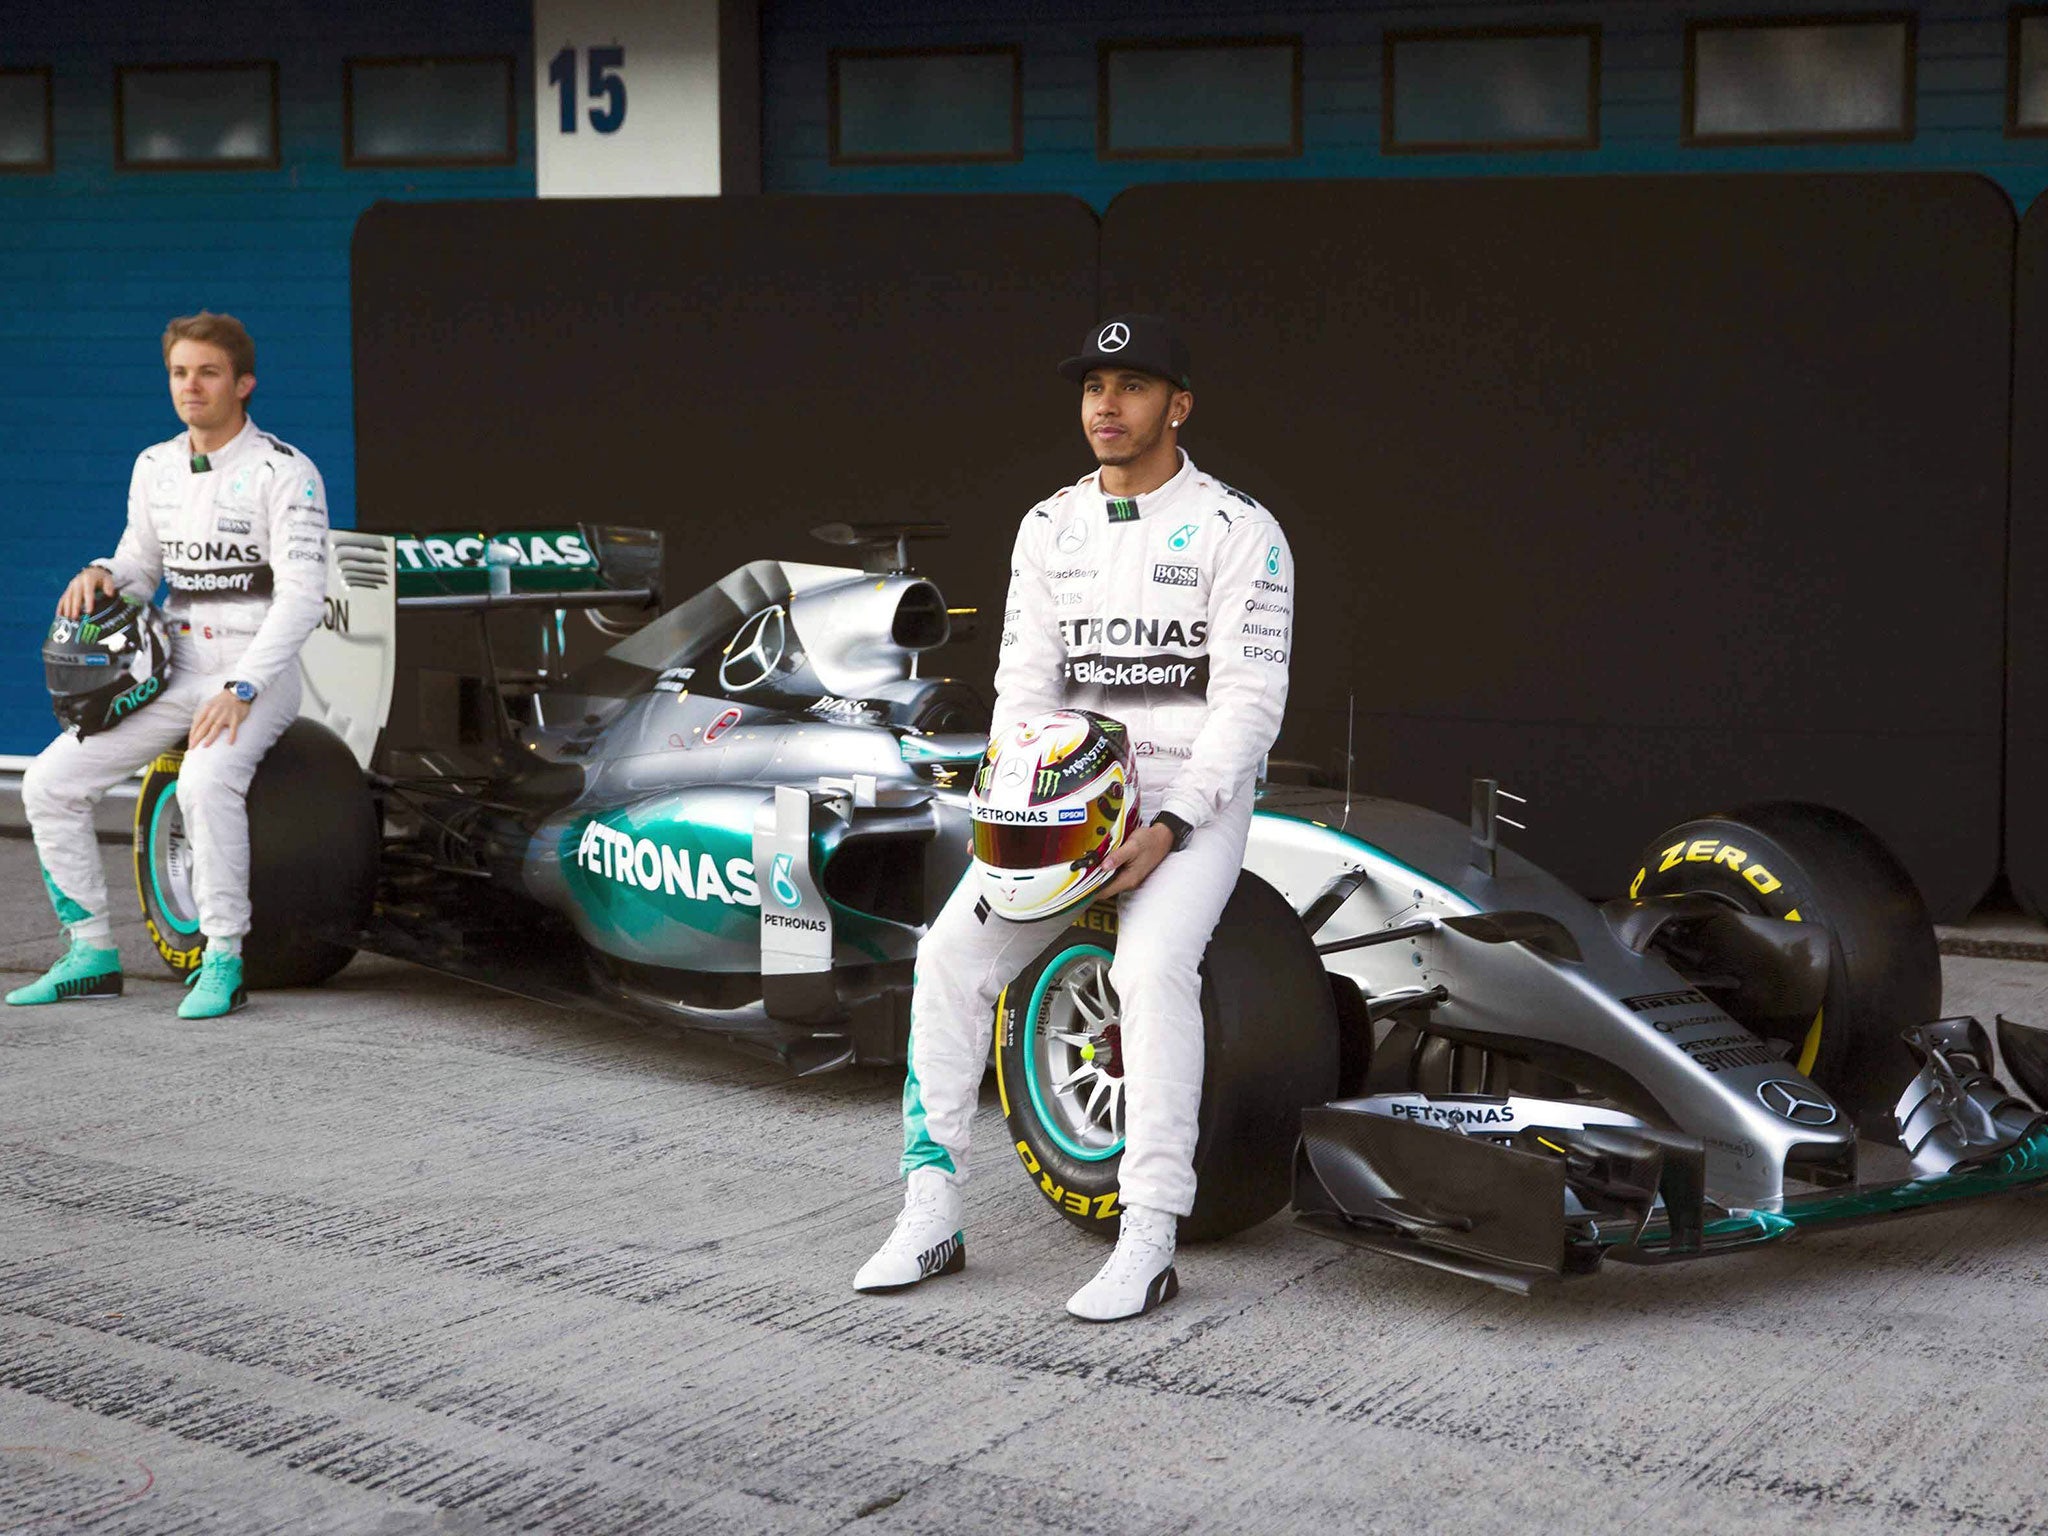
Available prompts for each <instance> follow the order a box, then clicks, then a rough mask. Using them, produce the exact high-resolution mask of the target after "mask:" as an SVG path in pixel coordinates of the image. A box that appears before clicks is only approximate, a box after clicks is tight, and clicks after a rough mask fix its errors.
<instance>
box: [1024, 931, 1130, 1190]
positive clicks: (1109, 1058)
mask: <svg viewBox="0 0 2048 1536" xmlns="http://www.w3.org/2000/svg"><path fill="white" fill-rule="evenodd" d="M1114 959H1115V957H1114V956H1113V955H1111V954H1110V952H1109V951H1108V950H1106V949H1103V948H1101V947H1100V946H1099V945H1094V944H1083V945H1077V946H1076V947H1075V948H1073V949H1070V950H1067V951H1066V952H1065V953H1064V954H1062V955H1060V956H1059V958H1058V959H1056V960H1054V961H1053V963H1052V964H1051V965H1049V966H1047V967H1046V968H1045V972H1044V974H1042V975H1041V976H1040V977H1039V978H1038V985H1037V986H1036V987H1034V988H1032V991H1031V1002H1030V1004H1029V1006H1028V1007H1027V1009H1026V1013H1025V1023H1024V1080H1025V1088H1026V1090H1027V1092H1028V1093H1029V1094H1030V1097H1031V1108H1032V1110H1033V1112H1034V1113H1035V1114H1036V1115H1037V1117H1038V1123H1039V1124H1040V1125H1042V1126H1044V1127H1045V1132H1046V1134H1047V1135H1048V1136H1050V1137H1051V1138H1052V1140H1053V1143H1054V1144H1055V1145H1056V1146H1058V1147H1059V1149H1060V1150H1061V1151H1062V1152H1064V1153H1066V1154H1067V1156H1069V1157H1072V1158H1076V1159H1079V1160H1080V1161H1082V1162H1087V1163H1099V1162H1103V1161H1105V1160H1106V1159H1108V1158H1112V1157H1115V1156H1116V1155H1117V1154H1118V1153H1119V1152H1121V1151H1123V1149H1124V1073H1123V1029H1122V1009H1121V1007H1120V1006H1119V1004H1118V1002H1117V996H1116V992H1115V990H1114V989H1113V988H1112V987H1111V986H1110V984H1109V968H1110V965H1111V963H1112V961H1113V960H1114Z"/></svg>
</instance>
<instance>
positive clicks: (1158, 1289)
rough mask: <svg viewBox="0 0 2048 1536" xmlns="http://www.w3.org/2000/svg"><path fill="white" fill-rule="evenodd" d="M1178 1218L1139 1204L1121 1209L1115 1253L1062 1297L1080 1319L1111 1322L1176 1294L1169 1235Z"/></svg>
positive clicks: (1178, 1286) (1132, 1314)
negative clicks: (1072, 1290) (1070, 1294)
mask: <svg viewBox="0 0 2048 1536" xmlns="http://www.w3.org/2000/svg"><path fill="white" fill-rule="evenodd" d="M1178 1223H1179V1218H1178V1217H1176V1216H1173V1215H1171V1214H1169V1213H1168V1212H1166V1211H1155V1210H1151V1209H1148V1208H1147V1207H1145V1206H1142V1205H1127V1206H1125V1207H1124V1219H1123V1225H1122V1226H1121V1228H1120V1229H1119V1230H1118V1233H1117V1239H1116V1252H1115V1253H1112V1254H1111V1255H1110V1256H1109V1262H1108V1263H1107V1264H1105V1265H1103V1266H1102V1268H1101V1269H1100V1270H1098V1271H1097V1272H1096V1275H1095V1278H1094V1279H1093V1280H1090V1281H1089V1282H1088V1283H1087V1284H1086V1285H1084V1286H1082V1287H1081V1289H1079V1290H1078V1291H1076V1292H1074V1294H1073V1295H1072V1296H1070V1297H1068V1298H1067V1310H1068V1311H1069V1312H1071V1313H1073V1314H1074V1316H1076V1317H1078V1318H1080V1319H1081V1321H1083V1322H1084V1323H1113V1322H1116V1321H1118V1320H1119V1319H1121V1318H1126V1317H1137V1316H1139V1315H1141V1314H1143V1313H1146V1312H1150V1311H1151V1310H1152V1309H1153V1308H1154V1307H1157V1306H1163V1305H1164V1304H1165V1303H1167V1302H1169V1301H1171V1300H1173V1298H1174V1297H1176V1296H1178V1295H1179V1294H1180V1276H1178V1275H1177V1274H1175V1273H1174V1272H1173V1234H1174V1228H1175V1226H1176V1225H1177V1224H1178Z"/></svg>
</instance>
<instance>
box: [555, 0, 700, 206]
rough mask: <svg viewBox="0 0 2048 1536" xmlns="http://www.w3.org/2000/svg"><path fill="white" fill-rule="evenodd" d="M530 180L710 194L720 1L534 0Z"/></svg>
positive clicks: (570, 192) (603, 189)
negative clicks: (532, 167) (532, 165)
mask: <svg viewBox="0 0 2048 1536" xmlns="http://www.w3.org/2000/svg"><path fill="white" fill-rule="evenodd" d="M533 59H534V114H533V118H534V140H535V145H534V148H535V161H536V164H535V173H536V174H535V182H536V188H535V190H536V191H537V192H538V193H539V195H540V196H542V197H664V196H667V197H690V196H707V195H716V193H717V192H718V190H719V178H718V0H534V7H533Z"/></svg>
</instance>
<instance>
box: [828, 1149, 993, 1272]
mask: <svg viewBox="0 0 2048 1536" xmlns="http://www.w3.org/2000/svg"><path fill="white" fill-rule="evenodd" d="M966 1267H967V1235H966V1233H964V1232H963V1231H961V1229H960V1191H959V1189H958V1188H957V1187H956V1186H954V1185H953V1184H952V1183H951V1182H949V1181H948V1180H947V1178H946V1176H945V1175H944V1174H943V1173H941V1172H939V1170H938V1169H936V1168H919V1169H916V1170H914V1171H913V1172H912V1173H911V1175H910V1180H909V1187H908V1188H907V1189H905V1191H904V1193H903V1213H902V1214H901V1215H899V1216H898V1217H897V1218H896V1230H895V1231H893V1232H891V1233H890V1234H889V1240H888V1241H887V1242H886V1243H884V1244H882V1246H881V1247H880V1248H879V1249H878V1250H877V1251H876V1253H875V1256H874V1257H873V1258H872V1259H869V1260H868V1261H867V1263H865V1264H863V1265H861V1267H860V1273H859V1274H857V1275H855V1276H854V1277H853V1288H854V1289H855V1290H856V1291H900V1290H902V1289H904V1287H906V1286H912V1285H915V1284H917V1282H918V1281H920V1280H929V1279H930V1278H931V1277H932V1276H933V1275H957V1274H959V1273H960V1271H961V1270H963V1269H965V1268H966Z"/></svg>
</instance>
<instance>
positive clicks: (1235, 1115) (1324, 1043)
mask: <svg viewBox="0 0 2048 1536" xmlns="http://www.w3.org/2000/svg"><path fill="white" fill-rule="evenodd" d="M1116 944H1117V936H1116V912H1115V909H1114V908H1108V907H1099V906H1098V907H1092V908H1090V909H1088V910H1087V911H1086V912H1084V913H1083V914H1082V915H1081V916H1080V917H1079V918H1078V919H1077V920H1076V921H1075V922H1074V923H1073V925H1072V926H1071V927H1069V928H1067V929H1066V930H1065V932H1064V933H1063V934H1062V935H1061V937H1060V938H1059V940H1058V941H1056V942H1055V943H1054V944H1053V945H1052V946H1051V947H1050V948H1049V949H1047V950H1046V952H1045V953H1044V954H1042V955H1040V956H1039V957H1038V958H1037V959H1036V960H1035V961H1033V962H1032V963H1031V965H1030V966H1029V967H1028V968H1026V969H1025V971H1024V972H1023V973H1022V974H1021V975H1019V976H1018V977H1017V978H1016V980H1014V981H1012V982H1011V983H1010V985H1009V986H1008V988H1006V989H1005V991H1004V993H1003V996H1002V997H1001V999H1000V1000H999V1001H998V1002H997V1004H996V1086H997V1090H998V1093H999V1095H1000V1097H1001V1099H1002V1105H1003V1114H1004V1117H1005V1118H1006V1119H1007V1120H1008V1122H1009V1128H1010V1141H1011V1145H1012V1146H1013V1147H1014V1148H1015V1150H1016V1153H1017V1156H1018V1158H1019V1159H1020V1160H1021V1161H1022V1162H1023V1164H1024V1171H1025V1172H1026V1173H1027V1174H1028V1175H1029V1176H1030V1177H1031V1179H1032V1182H1033V1183H1035V1184H1036V1185H1037V1186H1038V1189H1039V1192H1040V1193H1041V1194H1043V1195H1044V1196H1045V1198H1046V1199H1048V1200H1050V1201H1051V1202H1052V1203H1053V1205H1054V1206H1055V1207H1057V1208H1058V1210H1059V1212H1060V1214H1061V1215H1063V1216H1065V1217H1066V1218H1067V1219H1068V1220H1069V1221H1071V1222H1073V1223H1074V1224H1075V1225H1077V1226H1080V1227H1083V1228H1085V1229H1087V1230H1089V1231H1091V1232H1095V1233H1097V1234H1099V1235H1101V1236H1103V1237H1108V1238H1113V1237H1115V1236H1116V1233H1117V1228H1118V1225H1119V1223H1120V1220H1121V1217H1122V1212H1121V1211H1120V1209H1119V1208H1118V1205H1117V1198H1116V1192H1117V1172H1118V1168H1119V1166H1120V1164H1121V1162H1122V1153H1123V1114H1122V1109H1123V1095H1122V1091H1121V1071H1122V1069H1121V1066H1120V1064H1119V1060H1118V1049H1119V1045H1120V1041H1119V1039H1118V1037H1117V1027H1118V1006H1117V1000H1116V994H1115V992H1114V991H1113V990H1112V989H1111V987H1110V985H1109V967H1110V963H1111V961H1112V960H1114V958H1115V955H1116ZM1202 1038H1203V1045H1204V1050H1205V1062H1204V1068H1203V1076H1202V1109H1201V1117H1200V1122H1199V1126H1198V1130H1197V1139H1196V1143H1195V1180H1196V1188H1195V1208H1194V1210H1193V1212H1192V1213H1190V1214H1189V1215H1187V1216H1185V1217H1183V1218H1182V1219H1181V1223H1180V1235H1181V1236H1182V1237H1183V1238H1185V1239H1188V1240H1190V1241H1201V1240H1204V1239H1210V1238H1219V1237H1228V1236H1229V1235H1230V1234H1231V1233H1233V1232H1241V1231H1243V1230H1244V1229H1245V1228H1247V1227H1252V1226H1256V1225H1257V1224H1258V1223H1260V1222H1262V1221H1264V1220H1265V1219H1266V1218H1267V1217H1268V1216H1271V1215H1272V1214H1273V1213H1274V1212H1275V1211H1277V1210H1279V1209H1280V1208H1281V1207H1282V1206H1284V1205H1285V1204H1286V1203H1287V1199H1288V1195H1289V1193H1290V1184H1291V1176H1292V1166H1293V1156H1294V1144H1295V1141H1296V1139H1297V1138H1298V1137H1299V1135H1300V1134H1301V1111H1302V1109H1303V1108H1304V1107H1305V1106H1307V1105H1311V1104H1321V1103H1323V1102H1325V1101H1326V1100H1328V1099H1330V1098H1332V1097H1333V1096H1334V1095H1335V1094H1336V1091H1337V1056H1338V1027H1337V1009H1336V1003H1335V1000H1334V999H1333V997H1332V995H1331V991H1330V983H1329V978H1328V976H1327V975H1326V973H1325V972H1324V970H1323V965H1322V961H1321V960H1320V959H1319V958H1318V957H1317V955H1316V952H1315V946H1314V944H1313V942H1312V941H1311V940H1310V938H1309V935H1308V930H1307V929H1305V928H1304V927H1303V926H1302V923H1301V918H1300V917H1299V916H1298V915H1297V914H1296V912H1295V911H1294V909H1293V908H1292V907H1290V906H1289V905H1288V904H1287V900H1286V898H1285V897H1283V896H1281V894H1280V893H1279V892H1278V891H1276V890H1274V889H1273V887H1272V886H1270V885H1268V884H1266V882H1265V881H1263V880H1261V879H1259V878H1258V877H1257V876H1256V875H1252V874H1249V873H1247V874H1242V875H1240V876H1239V877H1238V881H1237V887H1236V889H1235V890H1234V891H1233V892H1232V893H1231V896H1230V900H1229V901H1228V902H1227V903H1226V904H1225V905H1224V908H1223V916H1222V918H1221V919H1220V920H1219V921H1218V922H1217V924H1216V932H1215V934H1214V936H1212V937H1211V939H1210V940H1209V948H1208V952H1207V953H1206V954H1205V955H1204V956H1203V959H1202ZM1084 1053H1085V1054H1084ZM1091 1068H1092V1071H1091V1070H1089V1069H1091ZM1070 1079H1071V1081H1069V1080H1070ZM1063 1082H1065V1083H1068V1086H1067V1087H1065V1088H1064V1089H1063V1088H1061V1087H1060V1084H1061V1083H1063ZM1098 1090H1100V1095H1101V1097H1100V1100H1099V1102H1096V1101H1097V1094H1098ZM1091 1103H1095V1109H1094V1112H1093V1113H1091V1112H1090V1111H1091Z"/></svg>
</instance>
